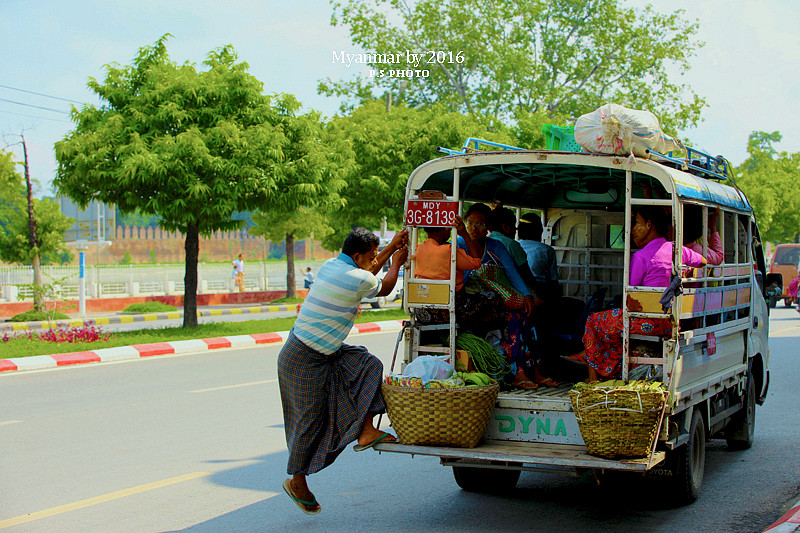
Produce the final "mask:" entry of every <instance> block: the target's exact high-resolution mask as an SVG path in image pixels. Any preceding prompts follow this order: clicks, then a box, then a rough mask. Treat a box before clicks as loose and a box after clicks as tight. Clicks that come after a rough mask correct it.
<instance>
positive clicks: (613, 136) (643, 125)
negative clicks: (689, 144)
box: [575, 104, 681, 157]
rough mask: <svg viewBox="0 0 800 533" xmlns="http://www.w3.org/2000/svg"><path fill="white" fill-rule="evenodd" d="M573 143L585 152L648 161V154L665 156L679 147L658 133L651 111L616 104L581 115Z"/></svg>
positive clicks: (658, 125) (672, 140)
mask: <svg viewBox="0 0 800 533" xmlns="http://www.w3.org/2000/svg"><path fill="white" fill-rule="evenodd" d="M575 140H576V141H577V142H578V144H580V145H581V146H582V147H583V149H584V150H586V151H587V152H593V153H601V154H617V155H629V154H630V153H633V154H634V155H636V156H639V157H649V156H648V154H647V150H653V151H655V152H658V153H661V154H665V153H667V152H670V151H672V150H676V149H679V148H680V147H681V144H680V141H678V140H676V139H673V138H672V137H670V136H669V135H666V134H665V133H664V132H663V131H661V125H660V124H659V123H658V119H657V118H656V116H655V115H654V114H652V113H651V112H650V111H638V110H636V109H628V108H627V107H624V106H621V105H619V104H605V105H604V106H602V107H600V108H598V109H596V110H595V111H592V112H591V113H587V114H585V115H581V116H580V117H579V118H578V121H577V122H576V123H575Z"/></svg>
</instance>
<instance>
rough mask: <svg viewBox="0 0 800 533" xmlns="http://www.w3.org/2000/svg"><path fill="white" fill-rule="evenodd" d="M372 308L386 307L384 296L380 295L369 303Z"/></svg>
mask: <svg viewBox="0 0 800 533" xmlns="http://www.w3.org/2000/svg"><path fill="white" fill-rule="evenodd" d="M370 305H371V306H372V307H373V308H374V309H383V308H384V307H386V297H385V296H380V297H378V299H377V300H375V301H374V302H372V303H371V304H370Z"/></svg>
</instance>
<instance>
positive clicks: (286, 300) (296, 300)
mask: <svg viewBox="0 0 800 533" xmlns="http://www.w3.org/2000/svg"><path fill="white" fill-rule="evenodd" d="M269 303H270V304H299V303H303V298H278V299H277V300H272V301H271V302H269Z"/></svg>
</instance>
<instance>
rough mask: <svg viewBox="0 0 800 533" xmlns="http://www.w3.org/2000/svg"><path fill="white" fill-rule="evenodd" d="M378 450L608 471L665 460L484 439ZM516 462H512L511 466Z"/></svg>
mask: <svg viewBox="0 0 800 533" xmlns="http://www.w3.org/2000/svg"><path fill="white" fill-rule="evenodd" d="M375 449H376V450H377V451H379V452H395V453H406V454H411V455H432V456H435V457H439V458H441V460H442V463H444V464H453V463H455V462H463V463H464V465H465V466H468V464H469V463H470V462H472V461H475V462H477V463H485V462H487V461H488V462H491V463H494V464H497V465H498V466H501V464H502V465H504V466H512V467H514V466H516V467H520V468H521V469H523V470H524V469H526V468H525V467H526V466H527V467H530V466H534V465H548V466H551V467H572V468H602V469H607V470H627V471H631V472H645V471H646V470H649V469H650V468H652V467H653V466H655V465H657V464H658V463H660V462H661V461H663V460H664V456H665V453H664V452H663V451H661V452H656V453H655V455H654V456H653V460H652V462H651V461H649V460H648V458H647V457H642V458H631V459H604V458H602V457H595V456H593V455H589V454H588V453H586V447H585V446H577V445H569V444H541V443H529V442H526V443H519V442H481V443H480V444H478V445H477V446H476V447H475V448H447V447H440V446H414V445H410V444H401V443H391V442H390V443H380V444H376V445H375ZM508 463H513V465H508Z"/></svg>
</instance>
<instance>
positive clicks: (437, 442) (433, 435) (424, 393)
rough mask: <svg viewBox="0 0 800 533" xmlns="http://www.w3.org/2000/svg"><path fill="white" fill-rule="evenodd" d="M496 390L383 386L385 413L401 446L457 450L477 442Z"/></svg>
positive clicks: (488, 388) (484, 426) (490, 413)
mask: <svg viewBox="0 0 800 533" xmlns="http://www.w3.org/2000/svg"><path fill="white" fill-rule="evenodd" d="M499 390H500V386H499V385H498V384H497V383H492V384H491V385H486V386H483V387H454V388H446V389H422V388H414V387H398V386H395V385H389V384H388V383H383V397H384V398H385V400H386V409H387V411H388V412H389V419H390V420H391V421H392V427H393V428H394V429H395V431H397V436H398V437H399V438H400V442H402V443H403V444H427V445H431V446H454V447H458V448H473V447H475V446H476V445H477V444H478V442H480V440H481V437H482V436H483V432H484V431H486V425H487V424H488V423H489V418H490V417H491V415H492V410H493V409H494V404H495V401H496V400H497V392H498V391H499Z"/></svg>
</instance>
